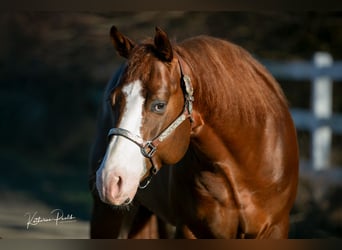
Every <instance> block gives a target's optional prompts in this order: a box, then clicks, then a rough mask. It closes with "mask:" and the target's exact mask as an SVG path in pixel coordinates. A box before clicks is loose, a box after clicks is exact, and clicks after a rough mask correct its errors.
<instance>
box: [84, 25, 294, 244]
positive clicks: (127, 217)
mask: <svg viewBox="0 0 342 250" xmlns="http://www.w3.org/2000/svg"><path fill="white" fill-rule="evenodd" d="M110 37H111V40H112V42H113V44H114V47H115V49H116V51H117V52H118V54H119V55H121V56H123V57H124V58H126V59H127V61H126V63H125V64H123V65H122V66H121V68H120V69H119V70H118V71H117V72H116V74H115V75H114V77H113V79H112V80H111V81H110V82H109V84H108V86H107V88H106V90H105V94H104V98H103V103H102V106H101V109H100V115H99V118H98V127H97V135H96V141H95V143H94V146H93V151H92V156H91V174H90V187H91V191H92V194H93V199H94V205H93V213H92V220H91V237H93V238H159V237H166V236H170V230H168V229H169V227H167V226H166V225H169V224H170V225H173V226H174V227H175V228H176V229H175V232H174V233H175V235H173V236H172V237H186V238H287V236H288V230H289V213H290V210H291V208H292V206H293V203H294V200H295V196H296V190H297V182H298V146H297V138H296V130H295V127H294V124H293V121H292V118H291V115H290V113H289V108H288V105H287V101H286V98H285V97H284V94H283V92H282V90H281V89H280V87H279V85H278V83H277V82H276V80H275V79H274V78H273V77H272V76H271V75H270V74H269V73H268V71H267V70H266V69H265V68H264V67H263V66H262V65H261V64H259V63H258V62H257V61H256V60H255V59H253V58H252V56H251V55H250V54H249V53H248V52H246V51H245V50H244V49H242V48H241V47H239V46H237V45H234V44H232V43H230V42H227V41H224V40H221V39H217V38H213V37H208V36H198V37H193V38H189V39H187V40H185V41H183V42H181V43H178V44H173V43H171V42H170V40H169V38H168V36H167V34H166V33H165V32H164V31H162V30H161V29H160V28H156V31H155V36H154V38H153V39H147V40H145V41H143V42H141V43H139V44H138V43H135V42H133V41H132V40H130V39H129V38H127V37H126V36H124V35H123V34H122V33H120V32H119V31H118V30H117V28H116V27H114V26H113V27H112V28H111V31H110Z"/></svg>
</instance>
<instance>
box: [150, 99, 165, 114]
mask: <svg viewBox="0 0 342 250" xmlns="http://www.w3.org/2000/svg"><path fill="white" fill-rule="evenodd" d="M165 109H166V103H165V102H161V101H158V102H154V103H152V106H151V111H152V112H155V113H159V114H161V113H164V111H165Z"/></svg>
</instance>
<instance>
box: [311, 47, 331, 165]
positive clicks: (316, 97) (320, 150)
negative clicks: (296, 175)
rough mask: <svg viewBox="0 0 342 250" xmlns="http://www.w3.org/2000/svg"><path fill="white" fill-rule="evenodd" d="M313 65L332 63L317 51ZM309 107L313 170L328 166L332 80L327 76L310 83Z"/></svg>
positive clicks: (328, 64) (325, 54)
mask: <svg viewBox="0 0 342 250" xmlns="http://www.w3.org/2000/svg"><path fill="white" fill-rule="evenodd" d="M313 62H314V65H315V67H317V68H323V67H329V66H331V65H332V63H333V59H332V56H331V55H330V54H329V53H325V52H317V53H315V54H314V58H313ZM311 85H312V86H311V91H312V93H311V108H312V112H313V115H314V124H312V128H311V163H312V166H313V169H314V170H321V169H327V168H329V166H330V149H331V138H332V131H331V128H330V126H329V124H327V123H325V122H324V120H329V118H330V117H331V115H332V87H333V82H332V80H331V79H330V78H329V77H328V76H324V75H319V76H317V77H315V78H314V79H313V81H312V83H311Z"/></svg>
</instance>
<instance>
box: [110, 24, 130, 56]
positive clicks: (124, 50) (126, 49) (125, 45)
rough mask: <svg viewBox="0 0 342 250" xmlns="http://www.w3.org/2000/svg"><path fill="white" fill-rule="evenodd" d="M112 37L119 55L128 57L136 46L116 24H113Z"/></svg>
mask: <svg viewBox="0 0 342 250" xmlns="http://www.w3.org/2000/svg"><path fill="white" fill-rule="evenodd" d="M110 37H111V40H112V43H113V45H114V48H115V49H116V50H117V52H118V53H119V55H120V56H123V57H125V58H128V56H129V54H130V52H131V50H132V49H133V47H134V42H132V41H131V40H130V39H129V38H127V37H125V36H124V35H123V34H121V33H120V32H119V31H118V29H117V28H116V27H115V26H112V28H111V29H110Z"/></svg>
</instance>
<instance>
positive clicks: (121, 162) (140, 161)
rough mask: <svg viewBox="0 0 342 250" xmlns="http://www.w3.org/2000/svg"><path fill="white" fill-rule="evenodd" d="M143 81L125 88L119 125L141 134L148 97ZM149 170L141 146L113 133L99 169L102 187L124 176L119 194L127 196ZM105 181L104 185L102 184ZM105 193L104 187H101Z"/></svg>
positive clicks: (98, 179)
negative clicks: (145, 94) (124, 100)
mask: <svg viewBox="0 0 342 250" xmlns="http://www.w3.org/2000/svg"><path fill="white" fill-rule="evenodd" d="M141 90H142V83H141V81H140V80H136V81H134V82H132V83H129V84H128V85H126V86H125V87H124V88H123V89H122V92H123V94H124V95H125V98H126V104H125V108H124V112H123V115H122V119H121V121H120V124H118V127H119V128H124V129H126V130H129V131H130V132H132V133H133V134H135V135H138V136H140V137H141V134H140V128H141V124H142V111H143V110H142V109H143V104H144V101H145V99H144V98H143V96H142V94H141ZM144 171H145V158H144V157H143V156H142V154H141V152H140V148H139V147H138V146H137V145H136V144H135V143H133V142H132V141H130V140H128V139H127V138H124V137H122V136H113V138H112V140H111V142H110V143H109V145H108V148H107V152H106V155H105V157H104V159H103V161H102V163H101V166H100V168H99V169H98V171H97V185H98V188H99V187H102V189H103V188H105V186H106V185H107V186H108V185H111V182H112V180H113V179H115V178H117V177H118V176H119V177H120V178H121V180H122V189H121V190H120V193H119V194H117V196H118V199H119V196H120V197H121V196H122V197H123V198H122V199H125V198H127V197H130V198H133V197H131V196H132V194H133V195H135V192H136V189H137V187H138V185H139V181H140V177H141V176H142V175H143V174H144ZM99 182H101V184H102V185H99ZM99 192H100V193H101V190H99ZM100 195H101V194H100Z"/></svg>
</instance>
